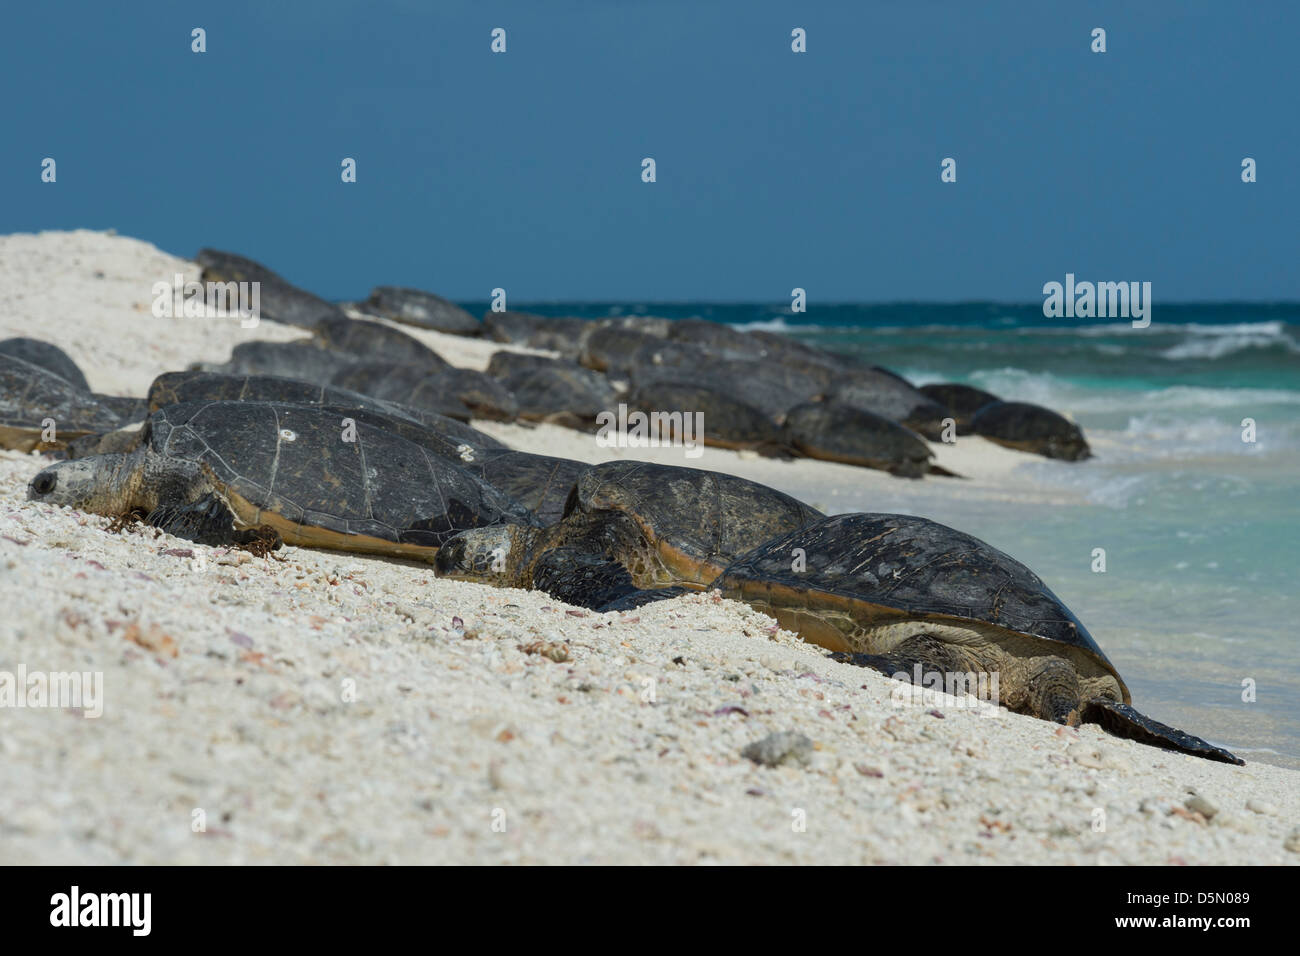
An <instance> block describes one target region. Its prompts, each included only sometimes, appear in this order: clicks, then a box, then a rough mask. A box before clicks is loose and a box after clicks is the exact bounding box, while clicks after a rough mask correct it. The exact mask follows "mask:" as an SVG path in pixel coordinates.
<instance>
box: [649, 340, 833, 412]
mask: <svg viewBox="0 0 1300 956" xmlns="http://www.w3.org/2000/svg"><path fill="white" fill-rule="evenodd" d="M674 349H683V350H685V351H686V353H688V354H686V355H678V354H675V353H674V352H673V351H672V350H674ZM655 357H656V358H657V359H659V360H658V361H654V360H652V361H645V360H644V358H645V357H643V356H641V355H640V354H639V353H638V355H637V356H636V360H635V361H634V362H632V363H631V364H630V367H629V369H628V371H629V373H630V375H629V377H630V379H631V383H632V385H633V386H634V387H639V386H642V385H648V384H650V383H652V382H675V383H678V384H682V385H699V384H707V385H708V386H709V388H712V389H713V390H714V391H718V392H723V393H725V394H727V395H730V396H732V397H733V398H735V399H736V400H738V401H741V402H744V403H745V404H746V405H749V406H751V407H753V408H756V409H758V410H759V411H760V412H762V413H763V414H764V415H766V416H767V417H768V418H770V419H772V421H774V422H776V423H778V424H780V423H781V422H783V421H784V420H785V416H786V412H788V411H789V410H790V409H791V408H794V407H795V406H796V405H799V404H801V403H803V402H807V401H811V400H813V399H815V398H817V397H818V396H819V395H820V394H821V392H822V386H821V383H820V382H819V381H818V380H817V379H816V378H814V377H812V376H810V375H808V374H806V373H805V372H804V371H803V370H801V369H798V368H794V367H790V366H786V365H783V364H781V363H778V362H770V361H767V360H761V359H726V358H721V357H719V356H717V355H714V354H713V353H711V352H706V351H703V350H702V349H699V348H697V347H694V346H688V345H683V344H682V343H680V342H665V343H664V344H663V345H662V346H660V347H659V348H658V349H657V350H655Z"/></svg>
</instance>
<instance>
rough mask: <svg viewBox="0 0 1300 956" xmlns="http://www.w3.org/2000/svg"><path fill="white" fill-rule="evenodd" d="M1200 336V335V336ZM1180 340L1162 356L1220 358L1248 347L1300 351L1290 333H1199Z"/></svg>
mask: <svg viewBox="0 0 1300 956" xmlns="http://www.w3.org/2000/svg"><path fill="white" fill-rule="evenodd" d="M1198 336H1199V337H1198ZM1198 336H1193V337H1192V338H1189V339H1186V340H1185V341H1182V342H1179V343H1178V344H1177V345H1173V346H1170V347H1169V348H1167V349H1163V350H1162V351H1161V352H1160V353H1159V354H1160V356H1161V357H1162V358H1167V359H1172V360H1174V361H1177V360H1180V359H1218V358H1223V357H1224V356H1225V355H1232V354H1233V353H1234V352H1243V351H1245V350H1247V349H1271V348H1275V347H1277V346H1279V345H1280V346H1282V347H1284V348H1285V349H1286V350H1287V351H1288V352H1297V353H1300V345H1298V344H1297V343H1296V341H1295V339H1293V338H1291V336H1289V335H1285V334H1278V335H1271V334H1257V333H1242V334H1240V335H1218V334H1216V335H1199V333H1198Z"/></svg>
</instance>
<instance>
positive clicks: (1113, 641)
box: [534, 303, 1300, 768]
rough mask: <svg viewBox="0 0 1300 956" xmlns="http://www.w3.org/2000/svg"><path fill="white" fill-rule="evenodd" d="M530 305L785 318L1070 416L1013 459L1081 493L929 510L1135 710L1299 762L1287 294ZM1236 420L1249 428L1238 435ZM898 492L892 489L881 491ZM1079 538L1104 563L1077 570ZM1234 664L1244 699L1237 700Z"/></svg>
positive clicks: (754, 320) (1295, 459)
mask: <svg viewBox="0 0 1300 956" xmlns="http://www.w3.org/2000/svg"><path fill="white" fill-rule="evenodd" d="M534 310H535V311H540V312H547V313H550V314H557V315H559V314H569V315H572V314H578V315H585V316H588V317H597V316H602V315H610V314H626V313H632V312H638V313H646V314H654V315H665V316H668V317H670V318H681V317H686V316H699V317H703V318H708V319H713V320H716V321H725V322H731V323H734V324H736V325H738V326H739V327H742V328H765V329H772V330H778V331H784V332H788V333H789V334H791V335H794V336H796V337H798V338H800V339H802V340H804V341H807V342H811V343H815V344H818V345H821V346H824V347H826V348H831V349H836V350H840V351H846V352H854V353H858V354H862V355H864V356H867V357H868V358H870V359H871V361H873V362H874V363H876V364H879V365H883V366H886V367H889V368H892V369H894V370H895V371H897V372H900V373H902V374H903V375H905V376H907V377H908V378H909V379H911V380H912V381H913V382H914V383H916V384H924V383H927V382H936V381H958V382H967V383H970V384H973V385H977V386H979V387H980V388H984V389H986V390H988V391H991V392H993V393H995V394H997V395H999V396H1001V397H1003V398H1006V399H1016V400H1021V401H1030V402H1036V403H1039V404H1042V405H1046V406H1048V407H1050V408H1054V409H1056V410H1058V411H1061V412H1064V413H1066V414H1068V415H1070V416H1071V417H1073V418H1074V419H1075V420H1077V421H1078V422H1079V423H1080V424H1081V425H1082V426H1083V428H1084V431H1085V433H1087V434H1089V435H1091V436H1093V437H1094V438H1095V439H1096V441H1095V442H1094V444H1095V446H1096V447H1097V450H1098V456H1097V457H1096V458H1095V459H1093V460H1090V461H1088V462H1085V463H1081V464H1068V465H1067V464H1063V463H1059V462H1049V461H1046V460H1044V461H1043V462H1041V463H1033V464H1030V465H1027V466H1025V467H1027V468H1030V469H1033V470H1034V471H1035V474H1036V477H1038V478H1040V479H1041V481H1042V482H1043V483H1044V484H1045V485H1049V486H1058V487H1066V488H1069V489H1071V490H1073V491H1076V492H1077V493H1078V494H1079V495H1081V496H1082V497H1083V499H1084V501H1085V503H1084V504H1083V505H1078V506H1071V507H1053V506H1048V505H1027V504H1023V503H1017V502H1007V503H1003V502H988V503H981V504H979V505H978V506H975V507H972V506H970V504H969V503H967V504H966V505H965V506H963V507H957V506H954V508H953V509H952V511H951V513H950V514H945V515H940V514H931V515H929V517H933V518H935V519H936V520H942V521H946V522H947V523H949V524H955V525H957V526H958V527H960V528H961V529H962V530H963V531H968V532H970V533H972V534H975V535H978V536H979V537H982V538H984V539H985V540H987V541H989V542H990V543H992V544H994V545H995V546H997V547H999V548H1001V549H1003V550H1005V551H1007V552H1008V553H1010V554H1012V555H1013V556H1015V557H1016V558H1018V559H1020V560H1021V561H1023V562H1024V563H1025V564H1027V565H1029V566H1030V567H1031V568H1033V569H1034V570H1035V571H1036V572H1038V574H1039V575H1040V576H1041V577H1042V578H1043V579H1044V580H1045V581H1047V582H1048V584H1049V585H1050V586H1051V587H1052V588H1053V590H1055V591H1056V592H1057V593H1058V594H1059V595H1060V596H1061V597H1062V598H1063V599H1064V600H1065V602H1066V603H1067V604H1068V605H1069V606H1070V607H1071V608H1072V609H1073V610H1074V611H1075V613H1076V614H1077V615H1078V616H1079V617H1080V619H1081V620H1082V621H1083V622H1084V623H1085V624H1086V625H1087V626H1088V628H1089V630H1090V631H1091V632H1092V633H1093V635H1094V637H1096V638H1097V640H1098V643H1100V644H1101V646H1102V648H1103V649H1104V650H1105V651H1106V652H1107V654H1108V655H1109V656H1110V657H1111V659H1112V660H1113V661H1114V662H1115V664H1116V666H1117V667H1118V668H1119V670H1120V671H1121V673H1122V674H1123V675H1124V677H1125V679H1126V680H1127V682H1128V683H1129V686H1130V689H1131V690H1132V692H1133V696H1134V703H1135V705H1137V706H1138V707H1139V708H1140V709H1144V710H1147V711H1150V712H1152V713H1154V714H1156V715H1157V716H1158V717H1159V718H1160V719H1163V720H1166V721H1167V722H1170V723H1176V724H1177V725H1179V726H1181V727H1183V728H1184V729H1186V730H1188V731H1190V732H1192V733H1197V734H1200V735H1201V736H1205V737H1207V738H1211V739H1213V740H1215V741H1216V742H1219V743H1224V744H1227V745H1229V746H1231V747H1233V749H1235V750H1238V751H1240V752H1241V753H1242V755H1243V756H1245V757H1246V759H1248V760H1249V759H1252V758H1254V759H1260V760H1265V761H1268V762H1272V763H1280V764H1283V765H1286V766H1291V767H1297V768H1300V625H1298V624H1297V621H1298V620H1300V599H1298V598H1297V594H1298V593H1300V588H1298V587H1297V580H1298V577H1297V573H1296V568H1297V556H1298V555H1300V506H1297V501H1296V493H1297V485H1298V484H1300V305H1286V304H1283V305H1258V304H1246V305H1232V304H1227V305H1219V304H1204V305H1183V306H1164V307H1161V306H1159V304H1157V306H1156V309H1155V311H1154V314H1153V317H1152V324H1151V326H1150V327H1149V328H1147V329H1141V330H1139V329H1134V328H1132V326H1131V324H1130V323H1129V322H1127V321H1124V320H1114V321H1107V320H1096V319H1084V320H1077V321H1075V322H1073V323H1067V322H1066V320H1062V319H1046V318H1044V317H1043V314H1042V309H1041V307H1040V306H1038V305H1028V306H1004V305H996V304H988V303H975V304H966V305H906V304H903V305H872V306H863V305H845V306H828V307H821V308H814V309H813V310H812V311H810V312H809V313H808V314H806V315H800V316H793V315H790V314H789V312H788V309H786V310H783V309H780V308H770V307H764V306H757V305H705V304H692V303H680V304H673V305H664V304H653V305H651V304H647V305H644V306H639V307H636V308H631V309H629V308H625V307H619V306H613V305H605V304H583V305H571V304H553V305H547V306H542V307H536V308H535V309H534ZM1247 418H1250V419H1253V420H1254V422H1255V427H1256V441H1255V442H1253V443H1249V442H1244V441H1243V440H1242V431H1243V426H1242V422H1243V419H1247ZM905 494H906V489H905V488H904V489H903V492H902V495H905ZM900 497H902V496H901V495H900ZM905 506H906V498H905V497H902V502H901V505H900V504H899V503H895V504H893V505H891V507H894V508H900V509H901V508H903V507H905ZM922 513H924V511H922ZM1097 547H1102V548H1105V550H1106V560H1107V570H1106V572H1105V573H1095V572H1093V571H1092V568H1091V563H1092V560H1091V555H1092V551H1093V549H1094V548H1097ZM1243 682H1246V684H1247V685H1253V687H1254V689H1255V700H1254V701H1253V702H1246V701H1243V700H1242V696H1243Z"/></svg>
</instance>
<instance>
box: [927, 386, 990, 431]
mask: <svg viewBox="0 0 1300 956" xmlns="http://www.w3.org/2000/svg"><path fill="white" fill-rule="evenodd" d="M920 391H921V393H922V394H923V395H928V396H929V397H930V398H932V399H934V400H935V401H936V402H939V403H940V404H942V405H946V406H948V409H949V411H951V412H952V417H953V419H954V420H955V421H956V422H957V434H958V435H969V434H970V433H971V419H972V418H974V417H975V413H976V412H978V411H979V410H980V409H981V408H983V407H984V406H985V405H988V404H990V403H992V402H1000V401H1001V399H1000V398H998V397H997V396H996V395H993V394H990V393H989V392H985V391H982V390H981V389H978V388H974V387H973V386H970V385H958V384H957V383H955V382H945V383H942V384H935V385H922V386H921V389H920Z"/></svg>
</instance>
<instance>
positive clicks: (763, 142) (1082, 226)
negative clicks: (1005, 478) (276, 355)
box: [0, 0, 1300, 304]
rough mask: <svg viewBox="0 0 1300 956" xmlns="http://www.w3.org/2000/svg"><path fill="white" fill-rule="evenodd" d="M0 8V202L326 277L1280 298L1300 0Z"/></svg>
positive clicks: (537, 1) (1295, 188) (743, 291)
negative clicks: (646, 163)
mask: <svg viewBox="0 0 1300 956" xmlns="http://www.w3.org/2000/svg"><path fill="white" fill-rule="evenodd" d="M0 20H2V27H0V81H2V82H3V88H4V90H5V91H6V97H5V100H6V110H5V113H4V116H3V119H2V120H0V123H2V125H0V129H3V133H2V134H0V141H2V142H3V144H4V148H3V150H0V175H2V176H3V184H4V185H3V190H2V191H0V231H4V232H13V231H34V230H40V229H69V228H78V227H86V228H95V229H103V228H109V227H113V228H116V229H117V230H118V231H119V232H122V233H125V234H129V235H133V236H138V237H140V238H144V239H147V240H149V241H151V242H154V243H156V244H157V245H159V246H161V247H162V248H164V249H167V250H168V251H171V252H174V253H177V254H181V255H187V256H190V255H193V254H194V252H195V251H196V250H197V249H198V248H200V247H201V246H215V247H218V248H225V249H230V250H233V251H236V252H240V253H243V254H246V255H249V256H252V257H254V258H256V259H259V260H262V261H264V262H265V263H266V264H267V265H269V266H270V267H272V268H273V269H276V270H277V271H279V272H281V273H282V274H283V275H285V276H286V277H288V278H289V279H291V280H292V281H295V282H297V283H299V284H300V285H303V286H305V287H307V288H310V289H312V290H313V291H315V292H317V293H319V294H322V295H324V296H326V297H329V298H349V297H360V296H363V295H364V294H365V293H366V292H367V291H368V289H369V288H370V287H371V286H373V285H377V284H403V285H414V286H419V287H424V288H428V289H431V290H433V291H436V292H439V293H442V294H444V295H448V296H451V297H454V298H460V299H476V300H481V299H485V298H487V296H488V293H489V290H490V289H492V288H493V287H494V286H504V287H505V288H506V289H507V292H508V293H509V296H510V300H511V302H512V303H522V302H526V301H533V300H548V299H608V300H615V301H623V302H627V303H635V302H644V301H654V300H661V301H662V300H687V299H709V300H746V301H780V300H788V298H789V292H790V289H791V288H793V287H794V286H803V287H805V288H806V289H807V290H808V294H809V299H810V304H814V303H815V302H816V301H818V300H820V301H823V302H826V301H835V300H839V301H845V300H862V301H881V300H910V299H920V300H953V299H996V300H1004V301H1007V300H1010V301H1035V300H1039V299H1041V291H1040V290H1041V288H1042V285H1043V283H1044V282H1047V281H1049V280H1053V279H1055V280H1058V281H1059V280H1061V279H1063V277H1064V274H1065V273H1066V272H1074V273H1076V275H1078V276H1079V278H1080V279H1085V278H1086V279H1093V280H1098V279H1101V280H1138V281H1150V282H1152V284H1153V295H1154V297H1155V300H1156V301H1157V302H1159V301H1161V300H1163V301H1174V300H1180V301H1186V300H1196V299H1255V300H1276V299H1293V300H1294V299H1300V268H1297V256H1296V253H1297V251H1298V249H1300V243H1297V240H1296V234H1297V218H1298V216H1297V213H1298V212H1300V185H1297V182H1298V180H1297V175H1296V167H1297V164H1298V163H1300V127H1298V124H1297V122H1296V117H1297V115H1300V96H1298V95H1297V93H1298V92H1300V69H1298V68H1297V66H1296V63H1297V56H1296V52H1295V46H1294V44H1295V42H1296V37H1297V36H1300V3H1296V2H1294V0H1276V2H1251V3H1229V2H1222V3H1202V2H1186V0H1180V2H1176V3H1175V2H1163V0H1162V2H1143V3H1140V4H1138V3H1132V2H1128V3H1114V4H1107V3H1091V4H1090V3H1055V2H1053V3H1041V2H1032V0H1025V2H1020V3H1002V2H988V0H981V2H978V3H969V2H960V3H958V2H953V3H935V2H927V0H914V2H903V0H898V2H879V3H873V2H860V0H855V2H809V0H788V2H768V0H743V2H742V0H730V2H710V0H689V2H687V0H683V2H665V0H653V2H652V0H646V2H633V0H546V2H543V0H527V2H510V3H505V2H489V0H478V2H472V0H470V2H463V3H462V2H448V0H437V2H432V0H423V2H415V0H410V2H396V0H389V2H376V0H372V2H366V3H355V4H352V3H348V4H343V3H336V2H329V0H319V2H312V3H271V2H267V0H257V2H234V0H223V2H220V3H181V2H177V0H157V2H153V0H132V2H130V3H126V4H105V3H101V2H94V3H90V2H84V3H83V2H77V3H66V2H50V3H19V2H15V3H10V4H7V5H6V9H5V12H4V14H3V17H2V18H0ZM194 26H202V27H205V28H206V29H207V34H208V52H207V53H205V54H202V55H196V54H193V53H191V52H190V48H189V45H190V38H189V32H190V29H191V28H192V27H194ZM497 26H500V27H504V28H505V29H506V30H507V31H508V52H507V53H505V54H504V55H494V54H492V53H491V52H490V51H489V42H490V36H489V34H490V31H491V29H492V28H493V27H497ZM795 26H800V27H804V28H805V29H806V30H807V31H808V52H807V53H806V54H802V55H796V54H794V53H792V52H791V51H790V30H791V29H792V28H793V27H795ZM1096 26H1101V27H1104V28H1106V30H1107V45H1108V52H1107V53H1105V54H1094V53H1092V52H1090V49H1089V45H1090V36H1089V34H1090V31H1091V30H1092V28H1093V27H1096ZM45 156H52V157H54V158H55V159H56V161H57V163H58V182H57V183H56V184H54V185H48V184H42V183H41V182H40V181H39V174H40V162H41V159H42V158H43V157H45ZM344 156H352V157H355V158H356V159H357V161H358V173H359V175H358V179H359V181H358V182H357V183H356V184H352V185H344V184H343V183H341V182H340V180H339V163H340V160H341V159H342V158H343V157H344ZM645 156H653V157H654V158H655V160H656V161H657V163H658V182H656V183H654V184H644V183H642V182H641V178H640V170H641V167H640V163H641V159H642V157H645ZM945 156H952V157H955V158H956V159H957V162H958V181H957V183H956V184H951V185H949V184H943V183H941V182H940V180H939V172H940V168H939V164H940V160H941V159H942V158H943V157H945ZM1245 156H1251V157H1254V158H1255V159H1256V160H1257V161H1258V164H1259V181H1258V182H1257V183H1254V184H1252V185H1246V184H1243V183H1242V182H1241V179H1240V163H1241V159H1242V158H1243V157H1245Z"/></svg>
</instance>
